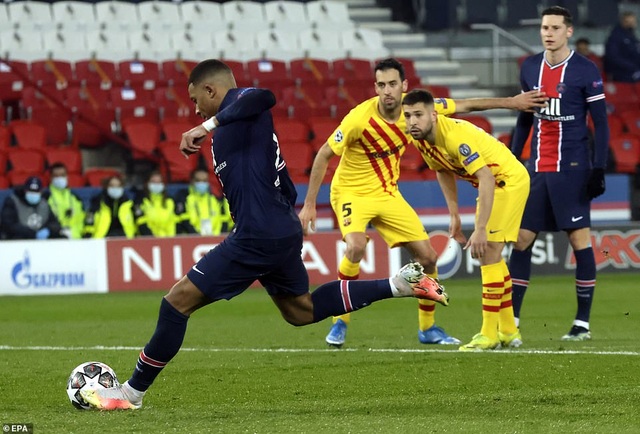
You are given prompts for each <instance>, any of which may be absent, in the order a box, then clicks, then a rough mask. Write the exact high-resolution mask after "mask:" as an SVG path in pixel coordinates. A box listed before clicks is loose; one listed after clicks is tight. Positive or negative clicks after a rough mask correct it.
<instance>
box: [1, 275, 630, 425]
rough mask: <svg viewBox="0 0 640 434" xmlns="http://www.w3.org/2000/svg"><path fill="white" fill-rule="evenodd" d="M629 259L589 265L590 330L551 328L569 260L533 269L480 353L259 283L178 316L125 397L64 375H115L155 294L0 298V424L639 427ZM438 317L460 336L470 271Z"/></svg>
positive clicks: (566, 306) (411, 319) (399, 322)
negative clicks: (163, 359)
mask: <svg viewBox="0 0 640 434" xmlns="http://www.w3.org/2000/svg"><path fill="white" fill-rule="evenodd" d="M639 278H640V275H638V274H612V273H610V274H605V273H601V274H600V275H599V276H598V287H597V289H596V296H595V302H594V308H593V313H592V318H591V328H592V333H593V340H592V341H589V342H562V341H560V336H562V335H563V334H564V333H566V332H567V331H568V330H569V327H570V325H571V321H572V319H573V315H574V312H575V305H576V302H575V291H574V289H573V277H572V276H571V275H564V276H553V277H536V276H534V278H533V279H532V286H531V288H530V289H529V291H528V293H527V297H526V300H525V305H524V311H523V319H522V334H523V338H524V341H525V344H524V346H523V347H521V348H520V349H517V350H513V351H506V350H501V351H495V352H492V353H482V354H477V353H474V354H468V353H464V354H463V353H459V352H457V351H456V350H457V348H452V347H447V346H425V345H421V344H419V343H418V341H417V337H416V331H417V309H416V301H415V300H411V299H400V300H385V301H381V302H378V303H376V304H374V305H373V306H371V307H369V308H367V309H364V310H362V311H360V312H357V313H355V314H354V315H353V321H352V325H351V327H350V330H349V334H348V340H347V345H346V346H345V348H343V349H342V350H330V349H328V348H327V347H326V346H325V344H324V337H325V334H326V333H327V331H328V328H329V324H330V320H326V321H324V322H323V323H321V324H315V325H312V326H308V327H302V328H295V327H292V326H290V325H288V324H286V323H285V322H284V321H283V320H282V319H281V318H280V316H279V314H278V312H277V310H276V308H275V306H274V305H273V304H272V303H271V301H270V299H269V297H268V296H267V295H266V293H265V292H264V291H262V290H249V291H247V292H246V293H245V294H243V295H241V296H240V297H237V298H236V299H234V300H233V301H231V302H219V303H215V304H213V305H211V306H208V307H206V308H204V309H202V310H201V311H199V312H197V313H196V314H195V315H194V316H193V317H192V319H191V320H190V323H189V327H188V330H187V336H186V339H185V342H184V346H183V351H181V352H180V353H179V354H178V355H177V356H176V358H175V359H174V360H173V361H172V362H171V363H170V364H169V365H168V367H167V368H166V369H165V370H164V372H163V373H162V374H161V375H160V377H159V378H158V380H157V381H156V384H154V386H153V387H152V388H151V389H150V391H149V393H148V394H147V396H146V398H145V402H144V406H143V408H142V409H140V410H137V411H130V412H126V411H118V412H97V411H79V410H76V409H74V408H73V407H72V406H71V404H70V403H69V401H68V399H67V396H66V392H65V385H66V381H67V377H68V375H69V373H70V371H71V369H72V368H73V367H75V366H76V365H78V364H80V363H82V362H85V361H90V360H98V361H102V362H105V363H107V364H109V365H110V366H111V367H113V368H114V369H115V371H116V372H117V373H118V375H119V379H120V380H121V381H125V380H126V379H127V378H128V377H129V375H130V373H131V371H132V369H133V366H134V364H135V361H136V359H137V355H138V352H139V350H140V348H142V347H143V346H144V344H145V343H146V342H147V340H148V339H149V337H150V335H151V333H152V332H153V329H154V327H155V322H156V314H157V310H158V306H159V302H160V297H161V296H162V294H161V293H157V292H154V293H144V292H143V293H126V294H104V295H76V296H50V297H44V296H38V297H3V298H0V423H2V424H5V423H33V426H34V432H36V433H216V432H219V433H245V432H247V433H492V434H493V433H616V434H619V433H638V432H640V420H639V419H638V414H639V411H640V398H639V397H640V350H639V349H638V342H639V339H640V333H639V332H640V312H639V308H640V291H638V279H639ZM445 284H446V286H447V290H448V292H449V294H450V295H451V305H450V306H449V307H448V308H443V307H439V308H438V309H437V322H438V324H440V325H442V326H444V327H445V328H446V329H447V331H448V332H450V333H451V334H453V335H454V336H457V337H459V338H460V339H462V340H464V341H466V340H468V339H469V338H470V337H471V336H472V335H473V334H474V333H476V332H478V331H479V328H480V322H481V312H480V287H479V281H478V280H476V279H473V280H463V279H456V280H449V281H446V282H445Z"/></svg>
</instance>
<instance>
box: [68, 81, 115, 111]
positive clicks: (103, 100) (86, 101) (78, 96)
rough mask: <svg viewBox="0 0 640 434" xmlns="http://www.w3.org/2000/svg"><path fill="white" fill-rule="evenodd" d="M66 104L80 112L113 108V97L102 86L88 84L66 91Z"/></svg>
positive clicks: (72, 87)
mask: <svg viewBox="0 0 640 434" xmlns="http://www.w3.org/2000/svg"><path fill="white" fill-rule="evenodd" d="M65 95H66V97H65V104H66V106H67V107H69V108H76V109H78V110H79V111H82V110H86V109H93V110H96V109H99V108H105V107H107V108H111V95H110V92H109V90H108V89H106V90H105V89H103V88H101V87H100V85H96V84H86V85H84V84H83V85H79V86H70V87H69V88H67V89H66V90H65Z"/></svg>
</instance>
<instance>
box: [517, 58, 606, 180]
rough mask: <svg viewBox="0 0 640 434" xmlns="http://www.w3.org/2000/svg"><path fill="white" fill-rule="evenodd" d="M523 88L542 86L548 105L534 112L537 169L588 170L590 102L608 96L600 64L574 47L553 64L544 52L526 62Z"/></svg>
mask: <svg viewBox="0 0 640 434" xmlns="http://www.w3.org/2000/svg"><path fill="white" fill-rule="evenodd" d="M520 83H521V85H522V90H523V91H525V92H526V91H529V90H533V89H541V90H542V91H544V92H546V94H547V96H548V97H549V98H550V99H549V105H548V107H545V108H542V109H539V110H538V111H537V112H536V113H534V116H535V119H534V124H533V136H532V140H531V159H530V160H529V161H530V162H533V167H534V170H535V171H536V172H559V171H565V170H588V169H590V168H591V156H590V151H589V147H588V131H587V111H588V110H589V104H590V103H593V102H594V101H598V100H604V90H603V87H602V78H601V77H600V72H599V71H598V68H597V67H596V65H595V64H594V63H593V62H591V61H590V60H588V59H586V58H585V57H582V56H580V55H579V54H576V53H575V52H574V51H571V54H570V55H569V56H568V57H567V59H566V60H565V61H563V62H562V63H559V64H557V65H553V66H552V65H550V64H549V63H548V62H547V61H546V60H545V58H544V53H540V54H537V55H534V56H531V57H528V58H527V59H526V60H525V61H524V62H523V64H522V69H521V72H520Z"/></svg>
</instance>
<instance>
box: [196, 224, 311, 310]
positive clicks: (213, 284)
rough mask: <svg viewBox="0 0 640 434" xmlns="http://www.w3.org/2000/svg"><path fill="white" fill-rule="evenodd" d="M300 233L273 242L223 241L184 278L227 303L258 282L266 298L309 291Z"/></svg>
mask: <svg viewBox="0 0 640 434" xmlns="http://www.w3.org/2000/svg"><path fill="white" fill-rule="evenodd" d="M301 253H302V233H300V234H299V235H296V236H293V237H289V238H285V239H277V240H235V239H234V238H233V237H230V238H226V239H225V240H224V241H223V242H222V243H220V244H219V245H217V246H216V247H215V248H213V249H211V250H210V251H209V252H207V254H206V255H204V256H203V257H202V258H201V259H200V260H199V261H198V262H197V263H196V264H195V265H194V266H193V267H192V268H191V270H189V272H188V273H187V277H188V278H189V280H190V281H191V282H193V284H194V285H195V286H196V287H197V288H198V289H200V291H202V292H203V293H204V294H205V295H206V296H207V297H209V298H210V299H211V300H213V301H217V300H221V299H225V300H230V299H232V298H233V297H235V296H236V295H239V294H241V293H242V292H244V290H245V289H247V288H248V287H249V286H250V285H251V284H252V283H253V282H255V281H256V280H258V281H259V282H260V283H261V284H262V285H263V286H264V287H265V289H266V290H267V292H268V293H269V295H292V296H298V295H302V294H306V293H307V292H309V276H308V274H307V270H306V268H305V267H304V263H303V262H302V256H301Z"/></svg>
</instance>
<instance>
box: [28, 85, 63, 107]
mask: <svg viewBox="0 0 640 434" xmlns="http://www.w3.org/2000/svg"><path fill="white" fill-rule="evenodd" d="M46 90H47V95H45V94H43V93H42V92H41V91H40V88H36V87H31V86H27V87H25V88H24V90H23V91H22V100H21V104H22V106H23V107H24V108H26V109H27V110H28V109H29V108H31V107H45V108H49V109H55V108H58V107H60V106H63V105H64V104H65V94H66V92H65V91H64V90H60V89H56V88H55V87H51V86H47V87H46Z"/></svg>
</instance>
